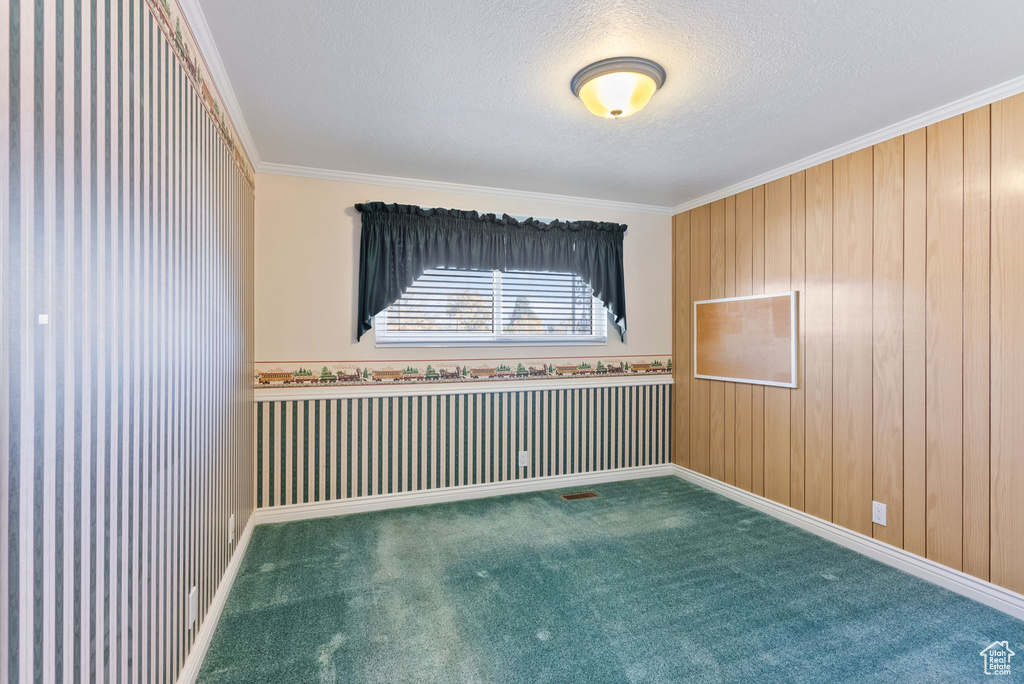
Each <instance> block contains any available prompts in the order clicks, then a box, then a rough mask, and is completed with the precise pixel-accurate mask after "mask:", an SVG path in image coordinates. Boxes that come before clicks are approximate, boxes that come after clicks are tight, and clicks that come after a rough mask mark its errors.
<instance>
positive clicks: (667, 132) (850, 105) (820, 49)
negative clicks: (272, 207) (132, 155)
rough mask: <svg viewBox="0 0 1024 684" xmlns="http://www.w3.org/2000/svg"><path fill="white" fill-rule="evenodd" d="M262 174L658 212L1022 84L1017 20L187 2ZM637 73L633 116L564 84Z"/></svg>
mask: <svg viewBox="0 0 1024 684" xmlns="http://www.w3.org/2000/svg"><path fill="white" fill-rule="evenodd" d="M200 4H201V6H202V9H203V12H204V13H205V15H206V19H207V22H208V23H209V26H210V30H211V33H212V35H213V38H214V40H215V42H216V45H217V47H218V49H219V51H220V55H221V58H222V59H223V62H224V65H225V67H226V70H227V73H228V76H229V77H230V80H231V84H232V86H233V88H234V90H235V94H236V96H237V98H238V102H239V104H240V106H241V109H242V112H243V114H244V116H245V120H246V123H247V124H248V127H249V130H250V131H251V133H252V136H253V139H254V141H255V143H256V147H257V148H258V150H259V156H260V159H261V160H262V161H263V162H275V163H281V164H293V165H298V166H309V167H317V168H323V169H333V170H341V171H354V172H361V173H370V174H381V175H388V176H400V177H406V178H416V179H424V180H434V181H445V182H454V183H466V184H472V185H485V186H493V187H500V188H507V189H514V190H528V191H536V192H547V193H556V194H564V195H574V196H579V197H592V198H600V199H609V200H621V201H627V202H639V203H647V204H656V205H663V206H673V205H677V204H679V203H682V202H684V201H687V200H689V199H693V198H695V197H699V196H701V195H704V194H706V193H708V192H712V191H714V190H717V189H720V188H723V187H725V186H728V185H731V184H733V183H736V182H739V181H742V180H744V179H746V178H749V177H751V176H755V175H757V174H760V173H763V172H766V171H768V170H770V169H773V168H776V167H779V166H782V165H784V164H787V163H790V162H793V161H795V160H797V159H800V158H802V157H805V156H807V155H810V154H813V153H815V152H819V151H821V150H824V149H827V148H830V147H832V146H834V145H838V144H840V143H843V142H845V141H848V140H850V139H853V138H856V137H858V136H860V135H863V134H866V133H869V132H871V131H874V130H876V129H879V128H882V127H883V126H886V125H889V124H892V123H895V122H898V121H901V120H903V119H906V118H908V117H911V116H914V115H916V114H920V113H922V112H925V111H928V110H930V109H933V108H935V107H938V106H940V105H943V104H945V103H948V102H951V101H953V100H956V99H959V98H961V97H964V96H966V95H969V94H971V93H975V92H977V91H980V90H983V89H985V88H988V87H990V86H993V85H995V84H997V83H1001V82H1003V81H1006V80H1009V79H1011V78H1014V77H1017V76H1020V75H1021V74H1024V40H1022V39H1021V30H1020V29H1021V26H1024V2H1020V1H1019V0H1010V1H998V0H986V1H984V2H971V1H967V0H957V1H950V0H855V1H847V2H839V1H834V2H831V1H827V0H821V1H817V2H815V1H810V0H765V1H760V2H757V1H752V0H688V1H686V2H672V1H668V0H662V1H660V2H656V1H648V0H617V1H616V0H518V1H515V2H511V1H507V2H488V1H486V0H423V1H421V2H386V1H382V0H371V1H366V0H350V1H347V2H346V1H339V0H287V1H286V0H248V1H247V2H244V3H242V2H238V0H201V1H200ZM617 55H637V56H641V57H648V58H650V59H654V60H655V61H657V62H659V63H661V64H662V65H663V66H664V67H665V70H666V72H667V73H668V80H667V82H666V84H665V87H664V88H662V90H661V91H660V92H658V93H657V94H656V95H655V96H654V99H653V100H652V101H651V103H650V104H649V105H648V106H647V108H646V109H644V110H643V111H641V112H640V113H638V114H636V115H634V116H632V117H629V118H626V119H622V120H618V121H610V120H605V119H599V118H597V117H595V116H593V115H591V114H589V113H588V112H587V111H586V109H585V108H584V107H583V105H582V103H580V102H579V101H578V100H576V99H575V98H574V97H573V95H572V93H571V92H570V91H569V79H570V78H571V77H572V75H573V74H574V73H575V72H576V70H577V69H579V68H580V67H582V66H585V65H586V64H589V63H590V62H593V61H596V60H598V59H602V58H605V57H612V56H617Z"/></svg>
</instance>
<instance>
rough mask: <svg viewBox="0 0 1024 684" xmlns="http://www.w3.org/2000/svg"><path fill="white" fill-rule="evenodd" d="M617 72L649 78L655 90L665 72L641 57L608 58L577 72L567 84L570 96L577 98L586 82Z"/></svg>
mask: <svg viewBox="0 0 1024 684" xmlns="http://www.w3.org/2000/svg"><path fill="white" fill-rule="evenodd" d="M619 71H628V72H633V73H639V74H644V75H646V76H650V77H651V80H653V81H654V85H655V86H656V87H657V88H661V86H662V85H664V83H665V70H664V69H663V68H662V67H661V65H660V64H658V63H657V62H653V61H651V60H649V59H644V58H643V57H609V58H608V59H602V60H601V61H599V62H594V63H593V64H590V65H588V66H585V67H583V68H582V69H580V70H579V71H577V72H576V75H575V76H573V77H572V80H571V81H570V82H569V87H570V88H571V89H572V94H573V95H575V96H576V97H579V96H580V89H581V88H582V87H583V85H584V84H585V83H587V81H592V80H593V79H595V78H597V77H598V76H604V75H605V74H611V73H615V72H619Z"/></svg>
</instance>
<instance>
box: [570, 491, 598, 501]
mask: <svg viewBox="0 0 1024 684" xmlns="http://www.w3.org/2000/svg"><path fill="white" fill-rule="evenodd" d="M599 496H601V495H600V494H598V493H597V492H577V493H575V494H562V498H563V499H565V500H566V501H575V500H576V499H596V498H597V497H599Z"/></svg>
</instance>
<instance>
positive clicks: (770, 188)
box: [764, 176, 793, 505]
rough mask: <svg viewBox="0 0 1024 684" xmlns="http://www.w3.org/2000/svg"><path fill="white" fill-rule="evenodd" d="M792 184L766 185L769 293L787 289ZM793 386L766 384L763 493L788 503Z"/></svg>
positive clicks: (785, 180)
mask: <svg viewBox="0 0 1024 684" xmlns="http://www.w3.org/2000/svg"><path fill="white" fill-rule="evenodd" d="M791 202H792V184H791V177H790V176H786V177H785V178H780V179H779V180H776V181H772V182H771V183H769V184H768V185H767V186H765V210H764V215H765V224H764V225H765V228H764V235H765V250H764V255H765V260H764V289H765V292H766V293H771V292H788V291H789V289H790V269H791V263H792V250H793V246H792V207H791ZM790 392H791V390H789V389H787V388H783V387H765V388H764V495H765V496H767V497H768V498H769V499H772V500H774V501H778V502H779V503H782V504H786V505H789V500H790V458H791V455H790V447H791V441H790V437H791V435H790V430H791V422H790V419H791V408H792V407H791V406H790V401H791V399H790Z"/></svg>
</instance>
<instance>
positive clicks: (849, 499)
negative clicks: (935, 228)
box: [832, 148, 873, 534]
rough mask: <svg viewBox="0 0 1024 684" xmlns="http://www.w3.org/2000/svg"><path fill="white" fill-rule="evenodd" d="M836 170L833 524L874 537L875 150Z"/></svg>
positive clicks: (857, 154) (846, 161)
mask: <svg viewBox="0 0 1024 684" xmlns="http://www.w3.org/2000/svg"><path fill="white" fill-rule="evenodd" d="M832 168H833V175H834V177H833V184H834V187H833V228H834V229H833V240H832V245H833V262H832V263H833V273H834V288H835V289H834V290H833V302H834V311H833V333H834V334H833V339H832V348H833V352H832V353H833V367H832V373H833V393H832V399H833V412H832V416H833V430H834V439H833V451H832V458H833V464H832V475H833V500H832V516H833V518H832V520H833V522H835V523H837V524H839V525H842V526H843V527H848V528H850V529H852V530H854V531H856V532H860V533H861V534H871V434H872V432H871V422H872V420H871V419H872V415H871V411H872V409H871V402H872V397H871V342H872V339H871V337H872V327H871V250H872V238H871V223H872V182H873V181H872V151H871V149H870V148H869V149H866V150H860V151H858V152H854V153H852V154H848V155H846V156H845V157H841V158H839V159H836V160H835V161H834V162H833V164H832Z"/></svg>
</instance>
